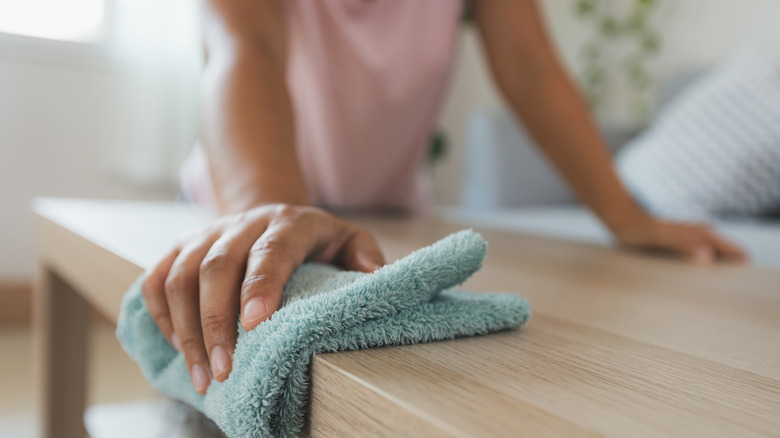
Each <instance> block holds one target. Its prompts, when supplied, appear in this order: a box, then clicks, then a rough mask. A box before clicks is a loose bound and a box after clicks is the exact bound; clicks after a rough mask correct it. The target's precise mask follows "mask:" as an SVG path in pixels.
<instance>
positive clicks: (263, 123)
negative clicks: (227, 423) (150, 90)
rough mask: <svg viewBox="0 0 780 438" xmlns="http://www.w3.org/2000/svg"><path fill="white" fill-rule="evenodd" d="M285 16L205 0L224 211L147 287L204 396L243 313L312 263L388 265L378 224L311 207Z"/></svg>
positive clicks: (274, 302) (273, 2)
mask: <svg viewBox="0 0 780 438" xmlns="http://www.w3.org/2000/svg"><path fill="white" fill-rule="evenodd" d="M283 14H284V9H283V4H282V2H281V1H280V0H207V1H205V10H204V19H205V22H204V30H205V39H206V48H207V51H208V65H207V67H206V74H205V78H204V81H205V83H204V105H203V125H204V133H203V139H204V143H205V146H206V150H207V154H208V159H209V164H210V169H211V174H212V178H213V182H214V188H215V194H216V197H217V201H218V204H219V209H220V211H221V212H222V213H223V216H222V217H220V218H219V219H218V220H216V221H214V222H213V223H211V224H209V225H207V226H206V227H203V228H201V229H198V230H195V231H193V232H192V233H189V234H188V235H186V236H184V237H182V238H181V239H180V241H179V243H178V244H177V245H176V246H175V247H174V248H173V249H172V250H171V251H170V252H169V253H168V254H167V255H165V256H164V257H163V258H162V259H161V260H160V261H159V262H158V263H157V264H156V265H155V266H154V267H153V268H152V269H150V270H149V271H148V272H147V274H146V278H145V280H144V282H143V285H142V291H143V295H144V299H145V300H146V304H147V306H148V308H149V313H150V314H151V316H152V318H154V321H155V323H156V324H157V326H158V327H159V328H160V331H161V332H162V333H163V335H164V336H165V337H166V338H167V339H168V341H169V342H170V343H171V345H173V346H174V347H175V348H176V349H177V350H180V351H181V352H182V353H183V354H184V358H185V360H186V362H187V369H188V370H189V371H190V377H191V379H192V383H193V386H194V387H195V389H196V390H197V391H198V392H199V393H201V394H204V393H205V392H206V389H207V388H208V386H209V384H210V383H211V379H212V378H214V379H216V380H219V381H224V380H225V379H226V378H227V377H228V375H229V373H230V371H231V367H232V356H233V350H234V348H235V345H236V338H237V335H238V333H237V331H236V320H237V319H238V318H239V315H240V321H241V324H242V326H243V328H244V329H245V330H252V329H253V328H255V327H256V326H257V325H258V324H260V323H261V322H263V321H264V320H266V319H268V318H269V317H270V316H271V314H273V312H274V311H276V310H277V309H278V308H279V303H280V301H281V297H282V291H283V289H284V286H285V284H286V283H287V280H288V279H289V278H290V275H291V274H292V273H293V271H295V269H296V268H297V267H298V266H300V265H301V263H303V262H304V261H305V260H307V259H312V260H317V261H319V262H321V263H333V264H338V265H341V266H343V267H345V268H347V269H352V270H357V271H364V272H371V271H373V270H375V269H376V268H378V267H379V266H381V265H382V264H383V263H384V260H383V258H382V253H381V252H380V250H379V247H378V246H377V244H376V242H375V241H374V238H373V237H372V236H371V235H370V234H368V233H367V232H366V231H364V230H361V229H360V228H358V227H356V226H354V225H352V224H349V223H347V222H344V221H342V220H339V219H337V218H335V217H333V216H331V215H330V214H328V213H326V212H325V211H323V210H320V209H318V208H314V207H309V206H307V205H306V204H308V200H307V196H306V189H305V186H304V183H303V178H302V175H301V171H300V169H299V167H298V161H297V157H296V156H295V142H294V127H293V116H292V108H291V104H290V98H289V95H288V93H287V86H286V83H285V63H286V55H285V53H286V47H285V29H284V22H285V20H284V15H283Z"/></svg>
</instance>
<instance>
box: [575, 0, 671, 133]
mask: <svg viewBox="0 0 780 438" xmlns="http://www.w3.org/2000/svg"><path fill="white" fill-rule="evenodd" d="M574 1H575V12H576V15H577V17H578V18H579V19H581V20H584V21H586V22H587V23H588V24H589V25H590V26H592V28H593V29H592V30H593V32H592V36H591V37H590V38H589V39H588V40H586V41H585V43H584V44H583V46H582V50H581V55H582V58H583V62H584V68H583V70H582V72H581V75H580V83H581V84H582V87H583V90H584V92H585V94H586V96H587V98H588V101H589V102H590V104H591V106H593V107H594V108H598V107H599V106H600V105H601V104H602V101H603V97H604V92H605V84H606V83H607V81H609V80H612V79H613V77H612V75H613V74H614V70H615V67H616V66H617V67H618V70H619V71H620V72H622V74H623V77H624V79H625V81H626V83H627V84H628V86H629V88H630V91H631V95H630V97H629V100H628V102H627V104H628V110H629V111H630V113H631V114H632V115H633V116H635V117H637V118H639V119H641V120H644V119H645V118H646V117H647V113H648V99H647V97H648V96H647V93H648V91H649V88H650V85H651V84H652V77H651V74H650V72H649V70H648V68H647V63H648V61H649V59H650V58H651V57H653V56H655V55H657V54H658V52H659V50H660V47H661V40H660V36H659V34H658V32H657V31H656V30H655V29H654V28H653V26H652V25H651V18H652V14H653V12H654V11H655V10H656V9H657V5H658V0H618V1H616V0H574ZM618 3H619V4H618ZM620 6H622V8H621V7H620ZM621 12H622V13H621ZM621 49H622V50H621ZM617 54H620V55H617Z"/></svg>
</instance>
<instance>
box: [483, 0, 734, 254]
mask: <svg viewBox="0 0 780 438" xmlns="http://www.w3.org/2000/svg"><path fill="white" fill-rule="evenodd" d="M473 5H474V9H475V11H474V12H475V17H476V21H477V24H478V26H479V31H480V34H481V36H482V40H483V43H484V47H485V51H486V53H487V57H488V60H489V63H490V66H491V69H492V72H493V76H494V78H495V80H496V83H497V85H498V87H499V89H500V90H501V91H502V93H503V95H504V97H505V98H506V100H507V101H508V102H509V104H510V106H511V107H512V109H513V110H514V111H515V113H516V114H517V116H518V117H520V118H521V119H522V121H523V124H524V125H525V127H526V128H527V129H528V131H529V132H530V134H531V135H532V137H533V138H534V139H535V140H536V143H537V144H538V145H539V147H540V148H541V149H542V151H543V153H544V154H545V155H546V156H547V158H548V159H549V160H550V161H551V162H552V163H553V164H554V165H555V166H556V167H557V168H558V170H559V171H560V172H561V174H562V175H563V176H564V178H565V179H566V180H567V181H568V183H569V185H570V186H571V187H572V189H573V190H574V192H575V193H576V194H577V196H578V197H579V198H580V199H581V200H582V201H583V202H584V203H585V204H587V205H588V206H589V207H590V208H591V209H592V210H593V211H594V212H595V213H596V214H597V215H598V216H599V217H600V218H601V219H602V221H603V222H604V223H605V224H606V225H607V226H608V227H609V228H610V230H612V232H613V233H614V234H615V236H616V237H617V238H618V239H619V240H620V241H621V242H622V243H624V244H627V245H631V246H638V247H646V248H653V249H661V250H669V251H673V252H677V253H681V254H684V255H686V256H688V257H691V258H693V259H695V260H699V261H702V262H707V261H711V260H714V259H716V258H722V257H730V258H738V259H741V258H743V257H744V255H743V254H742V252H741V251H740V250H739V249H738V248H736V247H734V246H733V245H731V244H730V243H728V242H726V241H724V240H723V239H721V238H719V237H718V236H716V235H714V234H713V233H712V232H710V231H709V230H708V229H707V228H706V227H703V226H696V225H679V224H671V223H666V222H661V221H656V220H654V219H653V218H651V217H649V216H648V215H647V214H646V213H645V212H644V211H642V209H641V208H640V207H639V206H638V205H637V204H636V203H635V202H634V200H633V199H632V198H631V196H630V195H629V194H628V192H627V191H626V189H625V188H624V187H623V185H622V184H621V182H620V180H619V179H618V177H617V175H616V174H615V171H614V169H613V167H612V163H611V158H610V156H609V153H608V151H607V148H606V147H605V145H604V141H603V139H602V138H601V135H600V134H599V131H598V129H597V128H596V125H595V123H594V122H593V120H592V118H591V117H590V115H589V113H588V109H587V106H586V105H585V103H584V101H583V99H582V97H581V96H580V94H579V92H578V90H577V89H576V88H575V86H574V84H573V83H572V81H571V80H570V79H569V77H568V75H567V74H566V72H565V70H564V68H563V66H562V65H561V63H560V62H559V60H558V59H557V57H556V54H555V50H554V49H553V46H552V44H551V42H550V40H549V38H548V36H547V33H546V30H545V27H544V23H543V21H542V17H541V14H540V11H539V9H538V6H537V4H536V2H535V1H534V0H514V1H501V0H479V1H475V2H474V3H473Z"/></svg>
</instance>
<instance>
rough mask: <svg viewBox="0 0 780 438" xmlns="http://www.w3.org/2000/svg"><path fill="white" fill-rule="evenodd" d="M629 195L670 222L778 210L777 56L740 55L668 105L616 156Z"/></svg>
mask: <svg viewBox="0 0 780 438" xmlns="http://www.w3.org/2000/svg"><path fill="white" fill-rule="evenodd" d="M617 169H618V173H619V174H620V176H621V178H622V179H623V181H624V182H625V184H626V185H627V186H628V188H629V190H631V191H632V193H633V194H634V195H635V196H636V197H637V199H638V200H639V202H640V203H642V204H643V205H644V207H645V208H647V209H648V210H649V211H650V212H651V213H653V214H655V215H657V216H661V217H665V218H669V219H678V220H711V219H715V218H717V217H722V216H753V215H762V214H770V213H775V212H777V211H778V210H779V209H780V56H779V55H778V53H777V52H775V51H773V50H772V49H770V48H769V47H768V46H762V45H754V46H751V47H748V48H746V49H743V50H742V51H740V52H739V53H737V54H736V55H734V56H732V57H731V58H729V59H727V60H726V61H725V62H724V63H723V64H721V65H720V66H718V67H716V68H715V69H713V70H712V71H710V72H709V73H707V74H706V75H704V76H703V77H702V78H700V79H699V80H697V81H696V82H695V83H694V84H693V85H692V86H690V87H689V88H688V89H687V90H686V91H685V92H683V93H682V94H681V95H680V96H679V97H678V98H677V99H675V100H674V101H672V102H671V103H670V104H669V105H668V106H667V107H666V109H665V110H663V112H662V113H661V114H660V115H659V117H658V118H657V119H656V121H655V122H654V124H653V126H651V127H650V128H649V129H648V130H646V131H645V132H644V133H643V134H641V135H640V136H638V137H637V138H636V139H634V140H633V141H632V142H630V143H629V144H628V145H627V146H626V147H625V148H624V149H622V150H621V152H620V153H619V154H618V156H617Z"/></svg>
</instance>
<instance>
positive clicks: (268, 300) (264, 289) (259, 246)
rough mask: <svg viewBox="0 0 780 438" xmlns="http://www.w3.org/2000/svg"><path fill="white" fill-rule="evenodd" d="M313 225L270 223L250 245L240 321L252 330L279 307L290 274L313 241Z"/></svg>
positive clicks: (302, 258) (300, 261) (314, 241)
mask: <svg viewBox="0 0 780 438" xmlns="http://www.w3.org/2000/svg"><path fill="white" fill-rule="evenodd" d="M314 228H315V227H309V226H302V224H298V225H293V224H291V223H287V224H284V223H277V224H272V225H270V226H269V227H268V229H267V230H266V231H265V233H263V235H262V236H260V238H259V239H257V241H256V242H255V243H254V244H253V245H252V247H251V249H250V250H249V258H248V259H247V269H246V276H245V277H244V281H243V283H242V285H241V309H242V311H241V324H242V325H243V327H244V330H247V331H249V330H252V329H253V328H255V327H257V325H258V324H260V323H261V322H263V321H265V320H266V319H268V317H269V316H270V315H271V314H273V312H274V311H276V310H277V309H278V308H279V303H280V301H281V298H282V292H283V290H284V286H285V285H286V284H287V280H289V278H290V275H292V273H293V272H294V271H295V269H297V268H298V267H299V266H300V265H301V263H303V261H304V260H305V259H306V257H307V256H308V255H309V253H310V252H311V251H312V249H313V248H314V246H315V245H316V243H317V238H316V237H317V236H316V235H315V234H314Z"/></svg>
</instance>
